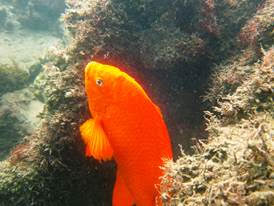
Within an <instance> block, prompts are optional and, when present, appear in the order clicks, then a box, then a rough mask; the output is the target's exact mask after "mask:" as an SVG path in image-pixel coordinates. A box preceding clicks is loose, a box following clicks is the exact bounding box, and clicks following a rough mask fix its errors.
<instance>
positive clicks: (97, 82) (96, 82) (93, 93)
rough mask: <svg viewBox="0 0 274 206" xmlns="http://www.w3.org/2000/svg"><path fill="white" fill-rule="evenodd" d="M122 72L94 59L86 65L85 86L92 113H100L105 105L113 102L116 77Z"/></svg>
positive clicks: (115, 92) (104, 108) (115, 93)
mask: <svg viewBox="0 0 274 206" xmlns="http://www.w3.org/2000/svg"><path fill="white" fill-rule="evenodd" d="M122 73H123V72H121V71H120V69H118V68H116V67H114V66H110V65H105V64H101V63H98V62H95V61H92V62H90V63H89V64H88V65H87V66H86V68H85V88H86V93H87V96H88V103H89V109H90V112H91V113H92V115H102V114H103V113H105V112H106V109H107V107H108V106H110V105H112V104H113V103H114V101H115V96H116V95H117V91H116V90H117V83H118V82H119V81H118V79H119V78H120V77H121V76H122Z"/></svg>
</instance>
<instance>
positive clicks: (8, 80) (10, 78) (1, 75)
mask: <svg viewBox="0 0 274 206" xmlns="http://www.w3.org/2000/svg"><path fill="white" fill-rule="evenodd" d="M28 80H29V74H28V73H27V72H26V71H24V70H22V69H20V68H19V66H18V65H17V63H15V62H14V63H13V65H7V64H0V88H1V89H0V96H1V95H2V94H4V93H6V92H10V91H13V90H16V89H19V88H22V87H24V86H26V84H27V82H28Z"/></svg>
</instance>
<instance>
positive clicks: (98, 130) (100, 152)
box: [80, 119, 113, 160]
mask: <svg viewBox="0 0 274 206" xmlns="http://www.w3.org/2000/svg"><path fill="white" fill-rule="evenodd" d="M80 133H81V136H82V139H83V141H84V143H85V145H86V156H88V157H90V156H93V157H94V158H95V159H97V160H110V159H111V158H112V155H113V150H112V148H111V145H110V143H109V141H108V138H107V136H106V134H105V132H104V130H103V128H102V126H101V123H100V121H98V120H96V119H89V120H87V121H86V122H84V123H83V124H82V125H81V126H80Z"/></svg>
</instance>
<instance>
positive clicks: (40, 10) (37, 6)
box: [11, 0, 65, 31]
mask: <svg viewBox="0 0 274 206" xmlns="http://www.w3.org/2000/svg"><path fill="white" fill-rule="evenodd" d="M11 5H12V6H13V7H14V10H15V11H16V15H15V18H16V19H17V21H18V22H19V23H20V24H21V26H22V27H24V28H27V29H31V30H34V31H37V30H60V28H59V26H60V25H59V21H58V19H59V17H60V15H61V13H63V12H64V10H65V2H64V0H57V1H48V0H47V1H37V0H25V1H23V2H22V1H18V0H16V1H13V2H12V4H11Z"/></svg>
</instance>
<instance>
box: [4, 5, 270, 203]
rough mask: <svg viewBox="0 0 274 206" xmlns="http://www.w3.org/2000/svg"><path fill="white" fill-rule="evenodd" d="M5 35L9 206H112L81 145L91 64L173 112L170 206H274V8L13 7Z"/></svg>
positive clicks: (110, 174)
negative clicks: (114, 70)
mask: <svg viewBox="0 0 274 206" xmlns="http://www.w3.org/2000/svg"><path fill="white" fill-rule="evenodd" d="M0 25H1V26H0V206H17V205H18V206H19V205H20V206H30V205H33V206H36V205H37V206H40V205H41V206H44V205H45V206H59V205H67V206H74V205H75V206H76V205H83V206H85V205H89V206H90V205H95V206H97V205H98V206H102V205H106V206H107V205H111V194H112V190H113V183H114V180H115V163H114V162H112V161H109V162H105V163H103V164H102V163H100V162H98V161H96V160H94V159H93V158H86V157H85V156H84V145H83V143H82V142H81V140H80V135H79V125H80V124H81V123H83V122H84V121H85V120H86V119H87V118H88V117H89V112H88V108H87V100H86V96H85V92H84V82H83V71H84V67H85V65H86V64H87V63H88V62H89V61H90V60H91V59H93V60H96V61H99V62H102V63H107V64H111V65H114V66H117V67H119V68H122V69H123V70H124V71H126V72H127V73H128V74H130V75H131V76H133V77H134V78H135V79H136V80H137V81H138V82H139V83H140V84H141V85H142V86H143V87H144V88H145V90H146V91H147V93H148V94H149V96H150V97H151V99H152V100H153V101H154V102H155V103H156V104H157V105H158V106H159V107H160V108H161V111H162V113H163V114H164V118H165V122H166V124H167V126H168V130H169V133H170V137H171V141H172V144H173V152H174V156H175V160H174V161H168V162H166V164H165V165H164V167H163V170H164V173H165V175H164V176H163V177H162V179H161V180H162V183H161V185H159V186H158V187H159V191H160V194H161V197H162V200H163V203H164V205H172V206H173V205H174V206H175V205H233V206H234V205H258V206H267V205H274V192H273V191H274V184H273V182H274V171H273V167H274V143H273V133H274V130H273V129H274V121H273V116H274V113H273V111H274V104H273V87H274V83H273V82H274V81H273V80H274V76H273V69H274V67H273V65H274V64H273V61H274V48H273V42H274V2H273V0H78V1H76V0H0ZM179 145H180V146H179Z"/></svg>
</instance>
